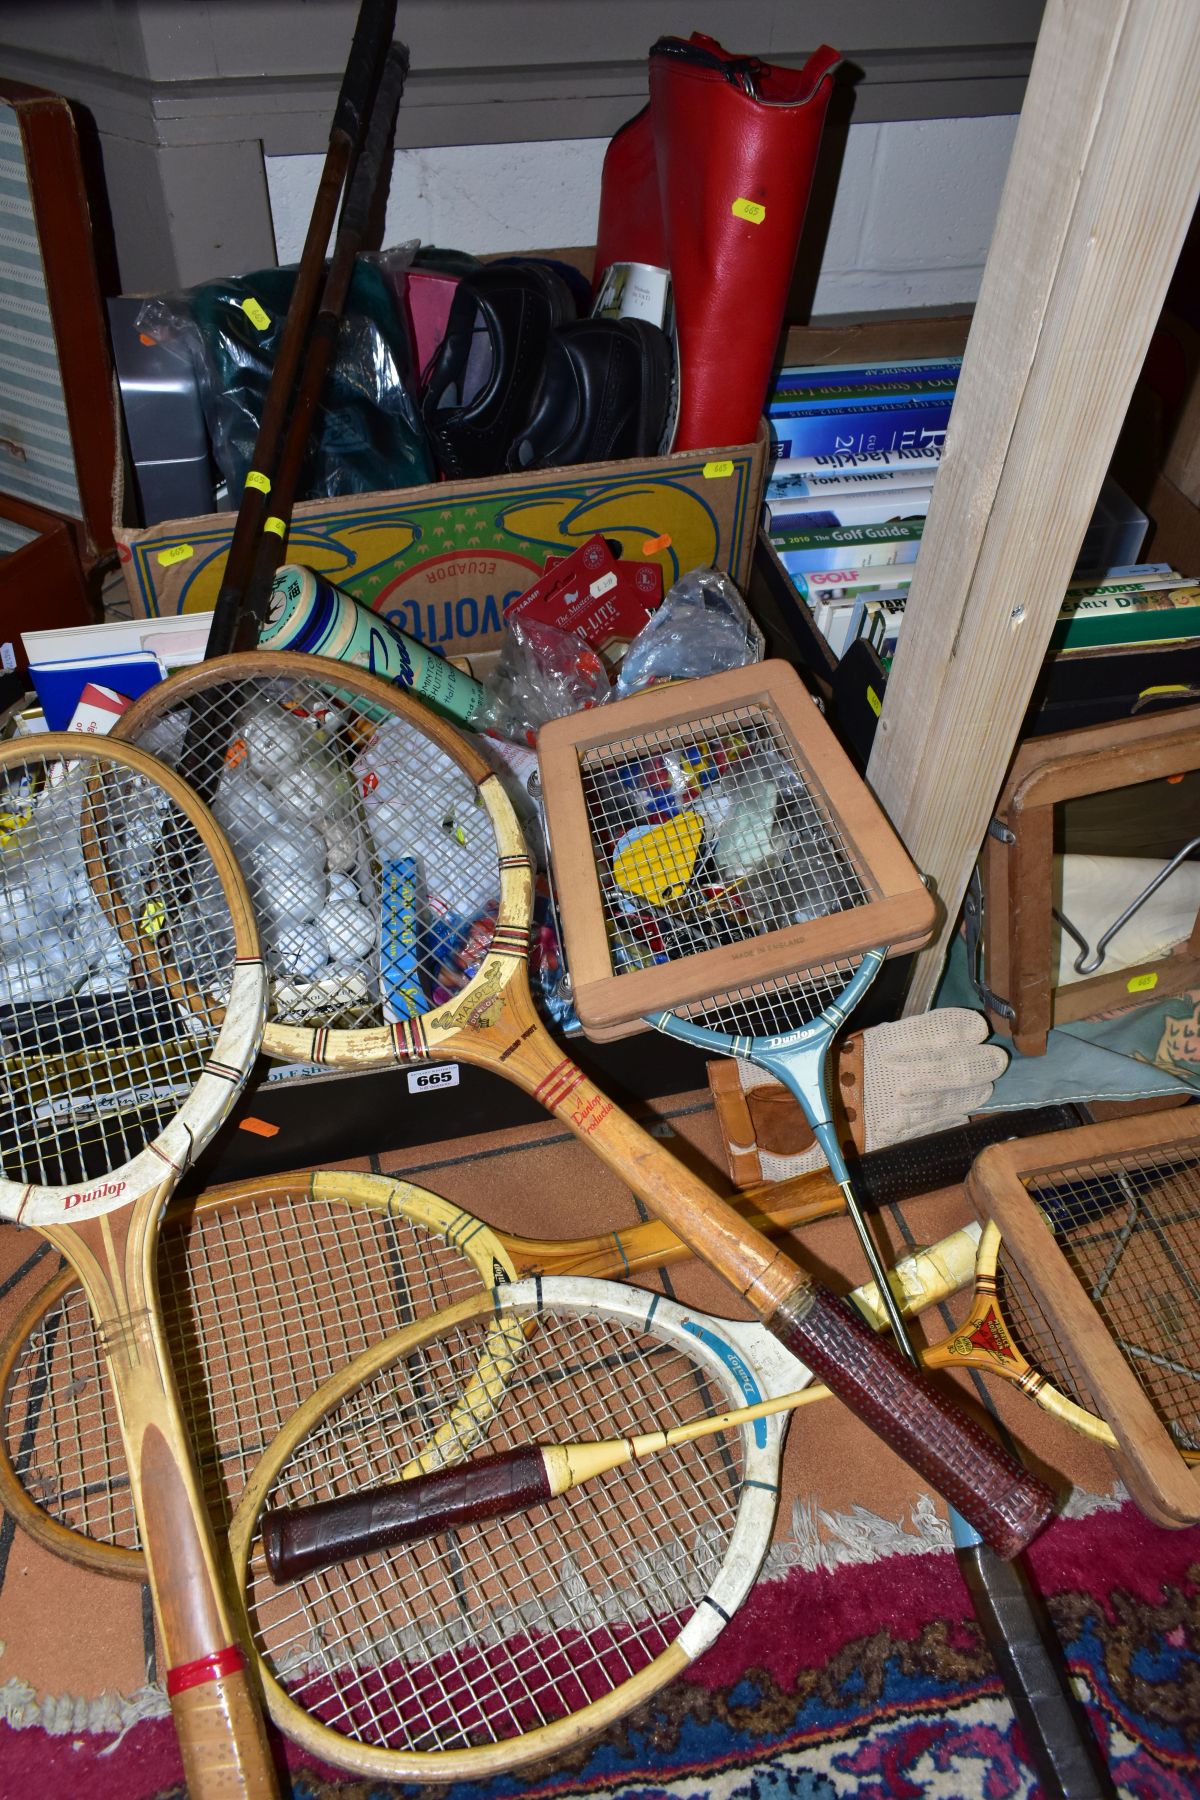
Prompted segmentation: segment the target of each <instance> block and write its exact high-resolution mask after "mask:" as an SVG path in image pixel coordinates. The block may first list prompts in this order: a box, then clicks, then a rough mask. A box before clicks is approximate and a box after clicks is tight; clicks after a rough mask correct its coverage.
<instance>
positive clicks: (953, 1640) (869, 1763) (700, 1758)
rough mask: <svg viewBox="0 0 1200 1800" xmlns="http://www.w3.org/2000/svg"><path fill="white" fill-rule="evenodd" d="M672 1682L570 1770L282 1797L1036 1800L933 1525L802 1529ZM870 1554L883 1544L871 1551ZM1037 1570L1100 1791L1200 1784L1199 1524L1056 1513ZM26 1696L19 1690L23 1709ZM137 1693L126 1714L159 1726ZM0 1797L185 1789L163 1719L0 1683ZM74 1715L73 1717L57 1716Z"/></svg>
mask: <svg viewBox="0 0 1200 1800" xmlns="http://www.w3.org/2000/svg"><path fill="white" fill-rule="evenodd" d="M795 1524H796V1526H798V1527H799V1529H796V1530H794V1531H793V1534H792V1537H791V1538H790V1539H789V1540H788V1541H787V1542H785V1543H782V1544H779V1545H777V1546H776V1548H775V1550H774V1551H773V1552H772V1562H771V1564H770V1565H769V1578H768V1579H766V1580H764V1581H762V1582H761V1583H760V1584H759V1586H758V1588H757V1589H756V1590H755V1593H754V1594H753V1596H752V1597H751V1600H750V1601H749V1603H748V1604H747V1605H746V1606H745V1607H744V1609H743V1610H742V1612H741V1613H740V1614H739V1615H738V1616H737V1618H736V1619H735V1620H734V1621H733V1623H732V1625H731V1626H730V1627H729V1629H728V1630H727V1631H726V1632H725V1634H724V1636H723V1637H722V1638H721V1639H720V1640H719V1641H718V1643H717V1644H716V1645H715V1646H714V1647H713V1649H712V1650H711V1651H709V1653H708V1654H707V1655H706V1656H705V1657H704V1658H702V1659H701V1660H700V1661H699V1662H698V1663H696V1664H695V1666H694V1667H693V1668H692V1669H691V1670H690V1671H689V1672H688V1675H687V1676H686V1678H684V1679H683V1680H681V1681H678V1682H676V1683H675V1684H674V1685H673V1686H671V1687H669V1688H667V1689H665V1690H664V1691H663V1692H662V1693H661V1694H660V1695H658V1696H657V1697H656V1698H655V1699H654V1700H653V1701H652V1702H650V1703H649V1704H648V1705H647V1706H645V1707H644V1708H642V1709H641V1711H639V1712H638V1713H636V1714H633V1715H631V1716H630V1717H628V1718H627V1719H625V1720H623V1721H621V1722H620V1723H619V1724H618V1725H617V1726H615V1727H614V1728H613V1729H611V1730H610V1731H609V1732H608V1733H607V1734H606V1735H605V1736H604V1737H603V1738H601V1739H600V1740H598V1741H596V1742H594V1743H592V1744H589V1745H586V1746H584V1747H583V1748H582V1749H580V1750H578V1751H576V1752H574V1753H573V1754H572V1755H571V1756H570V1757H567V1758H561V1759H559V1760H557V1761H556V1762H555V1763H554V1764H553V1765H550V1766H546V1767H543V1768H540V1769H535V1770H533V1771H523V1772H521V1773H520V1774H518V1775H514V1776H512V1777H509V1778H505V1777H500V1778H497V1779H494V1780H492V1781H491V1782H489V1783H486V1784H480V1785H476V1784H459V1785H457V1786H454V1787H452V1788H445V1787H441V1788H433V1787H430V1788H426V1789H419V1788H416V1787H411V1786H410V1787H400V1786H395V1785H391V1784H388V1783H380V1782H378V1781H362V1780H357V1779H355V1778H354V1777H351V1776H346V1775H344V1774H339V1773H337V1772H336V1771H333V1770H329V1769H325V1768H320V1767H318V1766H316V1765H315V1764H312V1763H311V1762H307V1761H306V1760H305V1758H304V1757H303V1756H302V1755H300V1754H298V1753H293V1752H290V1751H289V1752H287V1757H288V1763H289V1771H288V1773H289V1780H290V1789H291V1794H292V1795H293V1796H294V1800H384V1797H385V1796H404V1797H405V1800H433V1796H435V1795H445V1796H447V1800H516V1796H518V1795H519V1796H524V1797H527V1800H570V1797H572V1796H576V1795H578V1796H584V1795H586V1796H604V1797H605V1800H665V1797H666V1796H671V1797H672V1800H785V1796H786V1797H788V1800H1034V1797H1035V1796H1037V1795H1038V1793H1039V1791H1040V1790H1039V1787H1038V1783H1037V1781H1036V1778H1035V1776H1034V1773H1033V1771H1032V1769H1031V1766H1030V1763H1029V1759H1028V1756H1027V1754H1026V1751H1025V1746H1024V1743H1023V1741H1022V1738H1021V1733H1020V1730H1019V1727H1018V1726H1017V1724H1016V1722H1015V1720H1014V1718H1013V1715H1012V1711H1011V1709H1010V1708H1009V1706H1008V1704H1007V1702H1006V1701H1005V1699H1004V1696H1003V1692H1002V1689H1001V1687H1000V1683H999V1681H998V1679H997V1676H996V1673H995V1670H994V1668H993V1666H992V1664H991V1662H990V1660H989V1658H988V1656H987V1654H986V1652H985V1651H984V1649H983V1648H982V1646H981V1643H980V1640H979V1635H978V1630H977V1628H976V1626H975V1623H974V1620H973V1618H972V1616H971V1612H970V1607H969V1602H968V1600H967V1598H966V1594H965V1591H964V1589H963V1587H962V1585H961V1582H960V1581H959V1577H958V1573H957V1569H956V1567H955V1563H954V1560H953V1557H952V1556H951V1555H950V1553H949V1551H948V1549H947V1548H946V1532H945V1527H944V1525H943V1524H942V1522H941V1521H940V1520H939V1519H938V1517H937V1516H936V1514H934V1513H933V1512H932V1510H930V1511H929V1512H927V1513H926V1512H923V1511H921V1512H919V1513H918V1515H917V1516H916V1517H915V1518H914V1519H913V1520H912V1521H911V1529H910V1530H909V1531H907V1532H906V1533H905V1538H906V1540H907V1542H908V1543H909V1544H910V1546H911V1548H909V1549H907V1550H906V1551H904V1552H900V1553H897V1552H896V1550H895V1543H896V1528H895V1526H893V1525H889V1524H886V1523H885V1521H883V1520H879V1519H876V1518H875V1517H874V1515H872V1514H869V1513H865V1512H862V1511H861V1510H856V1511H854V1512H851V1513H848V1514H842V1515H831V1514H825V1513H816V1514H811V1513H810V1515H809V1517H808V1518H807V1519H798V1520H797V1521H795ZM881 1549H883V1550H884V1553H883V1554H880V1551H881ZM1031 1555H1032V1563H1033V1568H1034V1572H1035V1576H1036V1579H1037V1583H1038V1586H1039V1588H1040V1589H1041V1591H1042V1593H1043V1594H1044V1595H1045V1596H1046V1597H1047V1601H1048V1604H1049V1607H1050V1612H1051V1615H1052V1617H1053V1620H1054V1623H1055V1626H1056V1629H1057V1631H1058V1633H1059V1636H1060V1638H1061V1640H1062V1642H1063V1643H1064V1645H1065V1646H1066V1651H1067V1656H1068V1659H1069V1662H1070V1665H1071V1669H1072V1672H1073V1674H1074V1676H1075V1680H1076V1684H1077V1688H1078V1690H1079V1692H1080V1694H1081V1697H1082V1698H1083V1699H1084V1700H1085V1701H1086V1704H1087V1708H1088V1712H1089V1715H1090V1717H1091V1720H1092V1724H1093V1728H1094V1730H1095V1732H1096V1734H1097V1737H1098V1740H1099V1742H1100V1743H1101V1745H1102V1746H1103V1749H1104V1753H1105V1756H1106V1758H1107V1761H1108V1764H1109V1767H1110V1770H1111V1772H1112V1776H1113V1780H1114V1782H1115V1784H1116V1787H1117V1789H1118V1791H1119V1792H1120V1794H1121V1795H1122V1796H1130V1797H1131V1800H1185V1797H1192V1796H1194V1795H1195V1794H1196V1793H1197V1792H1198V1791H1200V1529H1195V1530H1191V1531H1184V1532H1166V1531H1160V1530H1158V1529H1156V1528H1155V1527H1154V1526H1152V1525H1150V1524H1148V1523H1147V1521H1146V1520H1145V1519H1144V1518H1143V1517H1142V1515H1141V1514H1140V1513H1139V1512H1137V1510H1136V1509H1135V1508H1134V1507H1132V1506H1131V1505H1129V1504H1128V1503H1125V1504H1121V1503H1120V1502H1119V1501H1117V1500H1116V1499H1112V1500H1099V1501H1095V1502H1094V1503H1093V1504H1092V1506H1091V1509H1090V1510H1089V1511H1087V1512H1086V1516H1083V1517H1076V1518H1070V1519H1062V1520H1059V1521H1058V1522H1057V1523H1056V1524H1055V1525H1054V1526H1053V1527H1052V1528H1051V1529H1050V1530H1049V1531H1048V1532H1047V1533H1045V1534H1044V1536H1043V1538H1042V1539H1041V1540H1040V1541H1039V1542H1038V1544H1037V1545H1036V1546H1035V1547H1034V1550H1033V1552H1032V1553H1031ZM30 1698H31V1697H30ZM161 1704H162V1703H161V1697H157V1698H156V1695H155V1692H154V1690H147V1692H146V1694H145V1695H143V1696H141V1697H140V1701H139V1704H138V1707H137V1709H135V1710H140V1711H141V1712H142V1713H143V1714H144V1713H146V1712H157V1711H158V1710H159V1707H160V1706H161ZM0 1712H2V1715H3V1717H4V1718H5V1719H6V1720H7V1723H6V1724H4V1725H3V1726H0V1793H2V1794H3V1795H5V1796H8V1795H12V1796H17V1795H21V1796H33V1795H38V1796H40V1795H68V1794H69V1795H71V1796H72V1800H150V1797H151V1796H168V1795H169V1796H172V1797H175V1796H182V1793H183V1790H182V1787H181V1786H180V1785H179V1775H178V1769H179V1763H178V1756H177V1752H176V1750H175V1745H174V1740H173V1733H172V1729H171V1725H170V1722H169V1720H168V1719H166V1718H164V1717H161V1716H157V1717H145V1716H143V1717H142V1718H141V1719H140V1720H138V1722H136V1723H133V1724H131V1725H130V1726H129V1727H128V1728H127V1729H126V1730H124V1731H123V1732H122V1733H119V1734H113V1733H112V1732H108V1733H97V1732H96V1731H95V1730H94V1729H92V1728H89V1726H90V1724H91V1721H89V1718H88V1717H87V1714H86V1711H80V1712H76V1711H75V1709H73V1708H71V1707H69V1706H66V1705H65V1704H64V1708H63V1711H62V1713H61V1715H60V1716H58V1717H55V1716H54V1712H53V1707H51V1708H50V1709H47V1708H46V1707H45V1706H43V1707H41V1708H36V1709H34V1708H32V1706H31V1705H27V1707H26V1710H25V1713H24V1717H25V1718H26V1719H31V1718H32V1717H33V1716H36V1717H37V1720H38V1722H37V1723H32V1722H30V1723H24V1724H23V1723H22V1716H23V1714H22V1695H21V1693H20V1684H19V1683H16V1682H10V1683H9V1684H8V1686H7V1687H5V1688H0ZM72 1713H74V1716H72Z"/></svg>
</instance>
